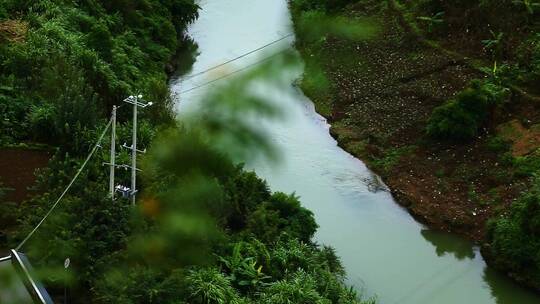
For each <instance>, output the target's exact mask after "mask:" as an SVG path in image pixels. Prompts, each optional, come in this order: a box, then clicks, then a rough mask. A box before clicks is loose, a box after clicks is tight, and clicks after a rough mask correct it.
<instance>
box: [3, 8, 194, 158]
mask: <svg viewBox="0 0 540 304" xmlns="http://www.w3.org/2000/svg"><path fill="white" fill-rule="evenodd" d="M0 7H1V8H0V24H1V27H0V32H2V35H0V41H1V42H2V43H1V44H0V62H2V64H1V65H0V83H1V84H2V85H1V86H0V101H1V107H2V111H1V115H2V119H1V121H2V122H1V123H2V126H1V127H2V130H3V131H5V132H2V138H1V141H2V144H3V145H7V144H18V143H20V142H23V141H39V142H46V143H50V144H54V145H58V146H61V147H62V148H63V149H65V150H68V151H76V152H80V151H86V150H87V148H88V147H87V146H86V145H85V142H84V141H85V140H84V139H85V138H87V137H88V132H90V131H91V130H93V129H94V128H95V126H96V124H98V123H100V121H102V119H103V118H104V117H107V116H108V113H109V111H110V109H111V107H112V105H113V104H119V103H120V102H121V101H122V100H123V99H124V98H125V97H126V96H128V95H130V94H133V93H135V92H136V93H142V94H144V95H145V96H146V97H147V98H148V99H149V100H153V101H154V102H155V103H156V105H157V107H156V108H154V109H153V110H151V111H150V113H149V114H147V117H145V118H146V119H148V120H149V121H151V122H152V124H158V123H167V122H169V123H170V120H171V117H172V116H171V115H170V113H169V111H170V110H169V108H168V103H169V102H170V100H169V95H168V90H167V86H166V80H167V75H166V73H165V71H166V67H167V66H168V65H170V62H171V59H172V56H173V55H174V54H175V53H176V52H177V50H178V49H179V47H181V46H182V45H185V44H186V42H185V41H184V40H185V38H184V37H183V35H184V34H183V31H184V29H185V27H186V25H187V23H189V22H190V21H192V20H194V18H196V16H197V5H196V4H195V3H194V2H193V1H142V0H141V1H93V0H89V1H77V2H65V1H53V0H43V1H2V3H1V4H0Z"/></svg>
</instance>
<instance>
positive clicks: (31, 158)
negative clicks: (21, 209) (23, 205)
mask: <svg viewBox="0 0 540 304" xmlns="http://www.w3.org/2000/svg"><path fill="white" fill-rule="evenodd" d="M50 157H51V155H50V153H49V152H48V151H43V150H25V149H15V148H13V149H12V148H7V149H0V181H1V182H2V184H3V185H2V187H6V188H9V189H10V190H9V191H8V192H7V195H6V198H5V200H6V201H11V202H17V203H18V202H22V201H23V200H25V199H27V198H29V197H31V196H32V194H33V191H32V190H31V189H30V188H31V187H32V185H34V183H35V181H36V176H35V174H34V173H35V171H36V169H39V168H43V167H45V166H47V163H48V161H49V159H50Z"/></svg>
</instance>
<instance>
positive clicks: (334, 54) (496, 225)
mask: <svg viewBox="0 0 540 304" xmlns="http://www.w3.org/2000/svg"><path fill="white" fill-rule="evenodd" d="M291 7H292V10H293V14H294V19H295V26H296V30H297V33H298V35H299V39H298V41H297V47H298V49H299V50H300V52H301V53H302V55H303V57H304V58H305V61H306V73H305V75H304V78H303V81H302V83H301V87H302V89H303V90H304V92H305V93H306V94H307V95H308V96H310V98H312V99H313V100H314V101H315V103H316V106H317V108H318V110H319V112H321V113H322V114H324V115H326V116H327V117H328V118H329V120H330V121H331V122H332V133H333V135H334V136H335V137H336V138H337V140H338V142H339V143H340V145H341V146H343V147H344V148H346V149H347V150H348V151H350V152H352V153H353V154H355V155H357V156H359V157H360V158H362V159H363V160H365V161H366V162H367V163H368V165H369V166H370V167H371V168H372V169H374V170H375V171H376V172H377V173H379V174H380V175H382V176H383V178H384V179H385V182H386V183H387V184H388V185H389V186H390V188H391V189H392V191H393V193H394V195H395V197H396V198H398V200H399V201H400V202H401V203H402V204H403V205H405V206H406V207H408V209H409V210H410V211H411V212H412V213H413V214H414V215H416V216H417V217H418V218H420V219H423V220H424V221H425V222H427V223H428V224H430V225H431V226H432V227H436V228H440V229H444V230H451V231H455V232H459V233H462V234H465V235H467V236H469V237H470V238H472V239H474V240H476V241H478V242H480V243H482V244H483V245H484V246H483V252H484V255H485V256H486V258H488V260H489V261H490V262H491V264H492V265H494V266H496V267H498V268H499V269H501V270H503V271H504V272H506V273H508V274H509V275H510V276H512V277H513V278H515V279H516V280H519V281H521V282H524V283H526V284H528V285H529V286H534V287H535V288H537V289H538V288H540V260H539V259H538V256H539V254H540V248H539V247H538V243H539V241H540V237H539V234H538V231H537V230H538V229H537V228H538V227H537V222H538V219H537V218H538V215H539V213H538V210H539V209H538V204H539V196H538V189H537V184H538V179H537V178H535V176H536V175H537V174H538V170H539V169H540V167H539V164H540V154H539V153H540V150H539V147H540V133H539V130H540V107H539V105H540V103H539V101H540V91H539V88H540V78H539V77H538V76H539V71H540V61H539V59H540V48H539V46H540V36H539V35H538V32H539V29H540V2H538V1H534V0H533V1H510V0H508V1H442V0H411V1H398V0H388V1H375V0H359V1H358V0H351V1H324V0H323V1H302V0H293V1H291ZM321 16H325V17H321ZM320 18H326V19H328V18H334V19H336V20H341V21H340V22H341V23H342V24H343V23H344V21H343V20H346V21H345V23H347V22H348V23H359V22H360V23H362V22H363V23H364V24H370V26H371V27H375V28H377V29H378V30H377V31H376V33H377V34H376V35H374V36H373V37H372V39H371V40H369V41H360V40H351V39H345V38H344V37H343V36H340V35H336V34H335V33H334V32H332V31H329V30H327V29H324V28H321V29H320V30H319V33H318V35H312V33H313V30H312V28H313V27H316V26H317V22H316V20H320ZM306 25H307V26H306ZM306 28H307V29H306Z"/></svg>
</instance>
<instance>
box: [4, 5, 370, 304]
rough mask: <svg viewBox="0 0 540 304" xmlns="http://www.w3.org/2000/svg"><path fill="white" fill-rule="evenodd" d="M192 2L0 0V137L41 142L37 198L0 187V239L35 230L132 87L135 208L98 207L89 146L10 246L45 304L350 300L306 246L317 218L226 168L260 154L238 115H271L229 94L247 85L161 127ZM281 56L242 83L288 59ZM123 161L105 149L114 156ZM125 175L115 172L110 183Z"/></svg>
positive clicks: (100, 157) (125, 130)
mask: <svg viewBox="0 0 540 304" xmlns="http://www.w3.org/2000/svg"><path fill="white" fill-rule="evenodd" d="M197 10H198V6H197V5H196V4H195V1H192V0H161V1H158V0H117V1H100V0H83V1H60V0H40V1H16V0H13V1H11V0H9V1H2V2H1V3H0V62H1V64H0V107H1V108H0V115H1V117H0V121H1V122H0V124H1V125H0V128H1V129H2V133H1V137H0V144H1V145H2V146H23V147H24V146H26V145H35V144H36V143H39V144H46V145H47V146H48V147H49V149H53V150H55V151H56V153H55V155H54V157H53V158H52V159H51V160H50V162H49V165H48V167H47V168H44V169H43V170H40V172H39V173H38V181H37V185H36V186H35V190H36V192H37V193H40V194H39V195H37V196H34V197H33V198H32V199H30V200H29V201H25V202H22V203H20V204H14V203H8V202H3V191H2V190H3V189H2V188H0V196H1V197H0V199H2V204H1V205H0V210H1V211H2V212H1V216H0V219H1V226H0V229H1V230H2V238H0V245H1V246H2V247H6V248H14V247H15V246H16V245H17V244H18V243H19V242H20V241H21V240H22V239H23V238H24V237H25V236H26V235H27V234H28V233H29V232H30V231H31V229H32V228H33V227H35V225H36V223H38V222H39V220H40V219H41V218H42V217H43V215H44V214H45V213H46V212H47V210H48V209H49V208H50V206H51V204H52V203H53V202H54V200H55V199H56V198H57V197H58V195H59V194H60V193H61V192H62V191H63V189H64V187H65V186H66V185H67V184H68V183H69V181H70V180H71V178H72V177H73V176H74V175H75V173H76V172H77V170H78V168H79V167H80V165H81V164H82V162H83V160H84V157H85V156H86V154H87V152H88V151H89V149H90V147H92V145H93V144H94V143H95V140H96V139H97V137H98V136H99V134H100V133H101V130H102V129H103V128H104V126H105V122H106V121H107V118H108V115H109V111H110V109H111V107H112V105H115V104H116V105H120V104H121V103H122V100H123V99H124V98H125V97H126V96H128V95H131V94H139V93H140V94H143V95H144V96H145V98H146V99H147V100H151V101H152V102H153V103H154V106H153V107H151V108H149V109H145V111H143V112H142V113H141V117H140V121H139V142H140V145H141V146H144V147H149V153H148V154H147V155H146V156H145V157H144V159H143V160H142V167H143V173H142V179H141V180H140V183H139V184H140V186H139V187H140V194H139V202H138V206H137V207H135V208H134V207H132V206H131V204H130V202H129V201H128V200H126V199H124V198H117V199H116V200H115V201H114V202H111V200H110V198H109V196H108V193H107V191H108V189H107V185H108V176H107V170H106V167H104V166H103V165H102V162H105V161H107V160H108V152H107V149H106V147H107V143H106V141H104V142H102V143H101V144H102V146H103V147H105V149H102V150H99V151H98V153H97V154H96V155H95V156H94V158H93V159H92V160H91V161H90V163H89V165H88V166H87V167H86V169H85V170H84V171H83V172H82V174H81V175H80V176H79V178H78V180H77V181H76V183H75V184H74V185H73V187H72V188H71V190H70V191H69V192H68V194H67V195H66V196H65V197H64V199H63V200H62V203H61V204H60V205H59V207H58V208H57V209H55V212H54V213H53V214H52V215H51V217H49V218H48V219H47V221H46V222H45V223H44V224H43V226H41V227H40V229H39V230H38V231H37V233H36V234H35V235H34V236H33V238H32V239H31V240H30V241H29V242H28V243H26V244H25V247H24V248H23V251H25V252H26V253H27V254H28V256H29V258H30V260H31V261H32V263H33V265H34V267H35V268H36V269H38V270H39V274H40V278H41V280H42V281H43V282H44V283H45V285H46V286H47V288H48V290H49V291H50V292H51V293H52V294H53V296H54V297H55V298H56V299H57V300H59V301H60V300H61V299H62V294H63V288H64V286H68V288H69V290H70V291H69V294H70V302H72V303H205V304H209V303H275V304H280V303H283V304H285V303H306V304H307V303H310V304H311V303H360V302H361V300H360V299H359V296H358V295H357V294H356V292H355V291H353V290H352V289H349V288H347V287H346V286H345V284H344V275H345V273H344V270H343V268H342V266H341V264H340V261H339V258H338V257H337V256H336V254H335V252H334V250H333V249H332V248H329V247H325V246H321V245H318V244H316V243H314V242H313V241H312V237H313V235H314V233H315V231H316V229H317V224H316V223H315V220H314V217H313V214H312V213H311V212H310V211H309V210H307V209H305V208H303V207H302V206H301V204H300V202H299V199H298V197H296V196H295V195H289V194H284V193H272V192H270V190H269V189H268V186H267V184H266V183H265V182H264V181H263V180H261V179H260V178H258V177H257V176H256V175H255V174H254V173H252V172H246V171H244V170H243V168H242V166H241V165H237V164H236V162H237V161H238V160H239V159H245V156H246V155H254V154H263V155H269V156H271V155H272V154H273V153H272V149H271V147H270V145H269V144H268V143H267V142H266V141H265V140H264V138H263V137H262V136H261V134H259V133H258V131H257V130H256V129H253V128H252V127H251V126H249V125H247V124H244V123H243V122H241V121H240V120H238V117H241V116H242V115H243V114H244V111H248V112H251V113H253V112H258V113H261V115H266V116H275V115H277V113H278V111H277V110H276V109H273V108H272V107H270V106H269V105H268V104H265V103H264V102H263V101H260V100H258V99H257V98H254V97H253V96H242V94H244V93H245V91H247V90H245V87H246V86H247V85H246V83H242V82H239V83H232V84H230V85H229V88H228V89H226V88H223V90H221V91H219V92H218V93H216V94H214V95H212V96H209V97H208V101H207V104H206V106H203V107H202V108H203V113H200V115H201V116H199V117H198V116H197V115H194V116H193V117H184V118H183V119H182V122H176V121H175V119H174V115H173V113H172V107H171V98H170V93H169V90H168V86H167V80H168V76H167V73H168V72H169V73H170V72H173V70H174V61H175V59H176V58H175V54H176V53H177V52H178V51H179V50H180V49H183V48H187V49H190V48H191V49H192V48H193V47H192V46H191V42H190V41H189V38H188V37H185V36H184V35H185V34H184V31H185V28H186V26H187V25H188V24H189V23H190V22H191V21H193V20H194V19H195V18H196V17H197ZM190 55H191V54H190ZM180 59H181V60H187V61H190V60H192V58H180ZM283 61H284V62H282V64H277V63H275V62H273V63H271V64H269V65H268V66H264V67H261V70H257V71H255V73H254V74H253V75H250V79H254V75H257V77H261V75H262V74H265V73H263V70H265V69H268V72H267V73H266V74H268V75H272V74H273V73H275V69H283V68H284V66H283V65H287V64H288V62H290V60H288V59H287V58H285V59H283ZM272 69H274V70H272ZM268 81H271V80H270V79H269V80H268ZM242 101H245V102H244V103H242ZM224 113H228V115H223V114H224ZM216 114H220V115H216ZM118 115H119V124H118V126H117V135H118V144H120V143H121V140H125V139H127V138H129V132H130V129H131V126H130V123H129V118H130V111H127V110H126V108H123V109H122V110H119V112H118ZM254 147H257V148H258V149H256V150H253V148H254ZM257 152H259V153H257ZM128 159H129V155H128V154H127V152H126V151H120V152H119V156H118V162H127V161H128ZM127 174H128V173H127V172H122V171H118V172H117V180H119V181H122V180H127V179H128V175H127ZM67 257H69V258H70V259H71V261H72V263H71V266H70V268H69V270H68V271H65V270H64V269H63V268H62V265H63V262H64V259H65V258H67Z"/></svg>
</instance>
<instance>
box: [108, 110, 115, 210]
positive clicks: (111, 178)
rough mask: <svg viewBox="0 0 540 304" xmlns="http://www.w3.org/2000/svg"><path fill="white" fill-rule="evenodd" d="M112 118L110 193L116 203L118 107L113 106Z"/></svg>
mask: <svg viewBox="0 0 540 304" xmlns="http://www.w3.org/2000/svg"><path fill="white" fill-rule="evenodd" d="M111 116H112V117H111V120H112V123H111V163H110V167H111V171H110V173H109V191H110V192H111V199H112V200H113V201H114V191H115V189H114V187H115V185H114V169H116V163H115V161H116V106H113V109H112V115H111Z"/></svg>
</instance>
